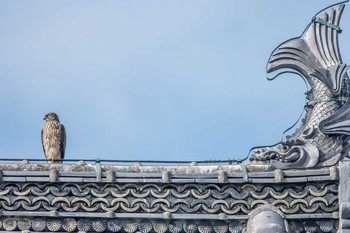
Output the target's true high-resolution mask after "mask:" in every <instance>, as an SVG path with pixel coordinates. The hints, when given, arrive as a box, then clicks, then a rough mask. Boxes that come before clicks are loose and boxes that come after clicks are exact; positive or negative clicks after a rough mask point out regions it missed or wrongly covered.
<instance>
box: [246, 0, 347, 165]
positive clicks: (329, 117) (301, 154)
mask: <svg viewBox="0 0 350 233" xmlns="http://www.w3.org/2000/svg"><path fill="white" fill-rule="evenodd" d="M344 6H345V5H344V4H340V5H337V6H336V7H335V8H333V7H329V8H328V9H326V10H324V11H323V12H320V13H318V14H317V15H316V16H314V17H313V19H312V21H311V23H310V24H309V25H308V26H307V27H306V29H305V30H304V32H303V34H302V35H301V36H300V37H298V38H294V39H290V40H287V41H286V42H284V43H282V44H281V45H279V46H278V47H277V48H276V49H275V50H274V51H273V52H272V54H271V56H270V58H269V60H268V64H267V72H268V73H271V72H273V71H280V70H281V69H287V70H285V71H283V72H280V73H278V74H277V75H276V76H275V77H277V76H279V75H280V74H283V73H286V72H289V73H295V74H297V75H299V76H301V77H302V78H303V79H304V80H306V81H307V82H308V83H309V84H310V87H311V90H310V91H308V92H307V96H306V99H307V103H306V105H305V110H306V115H305V118H304V119H303V120H302V124H301V126H300V127H299V128H298V129H297V130H296V131H295V132H294V133H293V134H292V135H291V136H288V137H287V139H286V140H285V141H283V142H281V143H279V144H277V145H274V146H267V147H260V148H257V149H255V151H254V152H253V154H252V156H251V164H268V165H270V166H271V167H272V168H273V169H274V168H279V169H290V168H311V167H322V166H332V165H335V164H337V163H338V162H339V161H340V160H341V159H343V157H344V156H346V155H347V154H348V152H349V143H348V141H349V136H350V101H348V100H349V90H350V86H349V77H348V75H347V73H346V71H347V70H348V68H349V66H348V65H346V64H344V63H343V61H342V59H341V56H340V51H339V46H338V35H339V34H340V33H341V29H340V27H339V22H340V18H341V15H342V13H343V10H344ZM272 79H274V78H272ZM272 79H271V80H272Z"/></svg>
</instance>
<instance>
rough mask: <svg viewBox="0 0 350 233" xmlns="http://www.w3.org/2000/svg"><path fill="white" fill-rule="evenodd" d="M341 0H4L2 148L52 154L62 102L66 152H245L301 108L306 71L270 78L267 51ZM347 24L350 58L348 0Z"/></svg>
mask: <svg viewBox="0 0 350 233" xmlns="http://www.w3.org/2000/svg"><path fill="white" fill-rule="evenodd" d="M334 3H336V1H330V0H323V1H316V0H312V1H304V0H294V1H278V0H264V1H261V0H250V1H244V0H190V1H189V0H176V1H174V0H145V1H141V0H139V1H136V0H128V1H122V0H113V1H111V0H110V1H109V0H104V1H91V0H75V1H71V0H61V1H47V0H35V1H24V0H23V1H19V0H1V1H0V88H1V89H0V90H1V91H0V158H14V159H44V158H45V157H44V154H43V150H42V145H41V139H40V132H41V128H42V126H43V125H44V121H43V117H44V115H45V114H46V113H48V112H55V113H57V114H58V115H59V117H60V121H61V123H62V124H64V126H65V128H66V131H67V147H66V155H65V158H66V159H96V158H100V159H106V160H114V159H116V160H176V161H177V160H186V161H197V160H206V159H220V160H226V159H242V158H244V157H246V156H247V153H248V152H249V150H250V148H251V147H253V146H263V145H271V144H274V143H276V142H278V141H280V140H281V136H282V132H283V131H284V130H285V129H286V128H288V127H289V126H291V125H292V124H293V123H294V122H295V121H296V120H297V119H298V117H299V115H300V113H301V112H302V110H303V105H304V102H305V95H304V93H305V91H306V90H307V89H306V87H305V84H304V82H303V81H302V80H301V79H300V78H299V77H298V76H293V75H284V76H282V77H279V78H278V79H276V80H274V81H268V80H267V79H266V77H267V74H266V63H267V60H268V58H269V55H270V53H271V52H272V51H273V50H274V48H275V47H276V46H278V45H279V44H280V43H282V42H283V41H285V40H288V39H290V38H293V37H297V36H300V35H301V33H302V32H303V30H304V28H305V27H306V26H307V24H308V23H309V22H310V20H311V19H312V17H313V16H314V14H315V13H317V12H318V11H320V10H321V9H323V8H325V7H327V6H328V5H331V4H334ZM341 28H342V29H343V32H342V34H341V35H340V37H339V38H340V39H339V40H340V48H341V53H342V57H343V61H344V62H345V63H350V43H349V41H350V5H349V3H348V6H347V7H346V8H345V11H344V14H343V18H342V21H341ZM298 125H300V123H299V124H298ZM290 133H292V132H290Z"/></svg>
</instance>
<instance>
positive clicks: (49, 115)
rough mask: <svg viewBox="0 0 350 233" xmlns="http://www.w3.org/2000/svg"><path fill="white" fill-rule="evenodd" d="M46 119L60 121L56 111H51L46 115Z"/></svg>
mask: <svg viewBox="0 0 350 233" xmlns="http://www.w3.org/2000/svg"><path fill="white" fill-rule="evenodd" d="M44 120H45V121H58V122H60V120H59V119H58V116H57V114H56V113H54V112H49V113H47V114H46V115H45V116H44Z"/></svg>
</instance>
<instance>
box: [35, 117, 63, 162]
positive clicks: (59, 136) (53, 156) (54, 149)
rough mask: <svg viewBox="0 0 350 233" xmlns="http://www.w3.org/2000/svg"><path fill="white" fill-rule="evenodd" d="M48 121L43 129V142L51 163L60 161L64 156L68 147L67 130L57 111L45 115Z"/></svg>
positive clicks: (45, 152) (47, 157)
mask: <svg viewBox="0 0 350 233" xmlns="http://www.w3.org/2000/svg"><path fill="white" fill-rule="evenodd" d="M44 120H45V121H46V123H45V125H44V127H43V129H42V130H41V142H42V144H43V149H44V154H45V156H46V159H47V161H48V162H49V163H54V162H56V163H57V162H58V163H60V162H61V161H59V160H62V159H63V158H64V151H65V149H66V130H65V128H64V126H63V125H62V124H60V120H59V119H58V116H57V114H56V113H53V112H49V113H48V114H46V115H45V117H44Z"/></svg>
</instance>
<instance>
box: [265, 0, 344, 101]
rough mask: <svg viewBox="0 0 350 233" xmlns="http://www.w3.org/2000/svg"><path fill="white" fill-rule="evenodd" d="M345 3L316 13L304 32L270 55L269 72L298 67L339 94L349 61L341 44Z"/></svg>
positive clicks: (302, 72)
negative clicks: (341, 20)
mask: <svg viewBox="0 0 350 233" xmlns="http://www.w3.org/2000/svg"><path fill="white" fill-rule="evenodd" d="M344 7H345V5H344V4H341V5H339V6H338V7H337V8H335V9H334V8H332V7H330V8H328V9H327V10H326V11H325V12H324V13H323V14H322V15H320V16H318V15H316V16H315V17H314V18H313V20H312V22H311V23H310V24H309V25H308V26H307V27H306V29H305V30H304V33H303V34H302V35H301V36H300V37H298V38H293V39H291V40H288V41H286V42H284V43H282V44H281V45H279V46H278V47H277V48H276V49H275V50H274V51H273V52H272V54H271V55H270V58H269V61H268V64H267V68H266V69H267V72H268V73H270V72H272V71H275V70H279V69H282V68H288V69H294V70H296V71H298V72H299V73H301V74H302V75H303V76H304V77H308V76H313V77H315V78H317V79H319V80H320V81H321V82H323V83H324V84H325V85H326V86H327V87H328V88H329V90H330V91H331V92H332V94H334V95H339V94H340V91H341V87H342V80H343V79H344V78H347V75H346V69H347V67H346V65H344V64H342V59H341V56H340V52H339V46H338V34H339V33H340V32H341V29H340V27H339V22H340V18H341V15H342V13H343V10H344Z"/></svg>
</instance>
